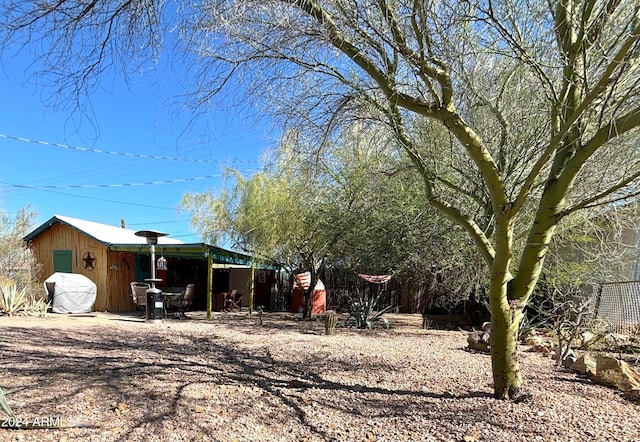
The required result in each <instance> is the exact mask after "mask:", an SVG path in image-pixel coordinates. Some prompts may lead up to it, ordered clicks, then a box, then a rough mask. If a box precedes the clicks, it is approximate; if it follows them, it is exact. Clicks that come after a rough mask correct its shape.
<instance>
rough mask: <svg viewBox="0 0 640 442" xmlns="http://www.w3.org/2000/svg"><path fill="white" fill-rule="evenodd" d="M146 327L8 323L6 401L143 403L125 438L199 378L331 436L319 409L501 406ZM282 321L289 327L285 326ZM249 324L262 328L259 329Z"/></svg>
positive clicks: (327, 362) (0, 345)
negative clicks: (346, 398)
mask: <svg viewBox="0 0 640 442" xmlns="http://www.w3.org/2000/svg"><path fill="white" fill-rule="evenodd" d="M145 327H149V326H148V325H137V324H135V325H132V327H131V329H124V328H116V329H113V328H102V327H98V326H93V327H87V328H75V329H74V330H72V331H70V330H67V329H64V328H28V327H7V328H5V329H4V338H5V340H4V341H3V342H0V349H2V352H3V358H2V360H1V361H0V372H1V373H2V377H3V379H5V381H4V387H5V389H7V390H8V397H9V400H11V397H12V396H21V395H24V393H25V392H26V391H27V390H29V389H34V388H36V389H38V390H39V391H41V394H38V395H36V396H28V397H29V399H24V400H21V403H20V404H19V407H17V409H18V410H19V411H22V412H27V411H29V412H31V413H36V412H39V410H52V409H55V407H56V404H61V403H64V402H65V401H66V402H72V401H77V400H78V398H82V397H83V394H85V392H86V391H87V390H92V391H95V392H96V393H95V394H97V395H99V396H100V397H108V398H115V400H114V402H119V401H122V402H126V404H127V406H128V407H129V408H131V409H134V410H146V411H145V412H142V413H140V414H139V415H136V417H135V418H134V419H133V424H132V425H131V427H130V428H129V429H128V430H127V433H126V434H123V435H120V439H121V440H126V439H127V437H128V435H130V434H131V433H132V432H134V431H135V430H136V429H139V428H143V427H144V429H145V431H147V430H148V426H149V425H151V426H154V425H155V426H159V425H161V424H162V423H164V422H167V421H170V420H171V419H175V418H176V416H183V415H184V410H182V408H183V406H182V403H183V402H184V398H185V397H186V396H185V395H186V394H187V392H188V390H189V389H190V388H191V387H192V386H193V385H196V384H199V385H205V386H209V387H210V389H214V390H215V389H216V388H220V387H221V386H229V387H230V388H244V389H247V391H248V393H247V394H249V395H250V396H248V397H247V398H248V400H257V401H260V400H262V399H261V398H262V397H263V396H264V397H267V398H269V399H268V400H266V399H265V400H264V401H265V406H267V405H268V406H272V407H273V406H275V407H277V408H278V409H279V410H281V412H282V413H284V414H287V415H289V416H292V417H294V418H295V419H297V420H298V422H299V424H300V425H302V426H304V427H306V429H307V430H308V431H309V432H310V433H312V434H315V435H317V436H318V437H322V438H329V437H330V435H329V434H327V430H326V428H325V426H322V425H320V424H319V423H318V420H317V416H316V415H317V413H318V410H324V412H325V413H341V414H344V415H348V416H353V417H354V418H358V417H362V416H365V415H366V416H374V417H375V416H384V417H385V419H390V418H402V419H411V417H412V416H413V415H415V414H416V413H423V414H424V415H425V416H427V417H428V418H429V419H434V420H438V421H441V422H442V423H441V425H445V426H446V425H447V424H446V422H447V419H449V420H452V419H453V418H454V417H455V420H456V421H458V422H459V421H460V420H461V419H462V421H464V422H467V423H468V424H469V425H472V424H473V423H474V422H478V421H487V420H488V419H491V418H490V417H489V416H490V415H491V412H492V409H493V408H494V407H495V403H494V401H493V400H491V399H490V398H492V396H491V394H490V393H489V392H488V391H486V392H485V391H470V392H468V393H458V394H454V393H450V392H444V393H436V392H431V391H424V390H412V389H405V388H402V387H401V386H394V385H393V383H391V384H390V383H389V382H386V383H385V384H384V385H382V386H380V385H375V380H372V379H371V377H370V376H365V375H363V374H362V373H386V374H387V375H390V376H391V377H392V376H393V371H394V370H401V369H402V367H399V366H397V365H393V364H387V363H385V362H384V361H378V360H376V359H375V358H371V359H367V360H365V361H364V362H363V360H359V361H356V362H354V361H350V360H348V359H344V358H341V355H340V354H339V353H332V352H330V351H321V350H318V351H310V352H307V353H305V355H304V357H301V358H299V359H295V360H289V359H283V356H281V355H280V354H276V353H277V352H273V351H272V349H271V348H270V347H269V346H266V345H265V346H261V347H257V348H242V347H241V346H238V345H237V343H236V342H233V341H231V340H229V339H227V338H225V337H224V336H222V335H220V334H217V333H216V329H215V326H211V327H209V328H207V329H206V330H202V331H200V332H192V331H186V330H185V331H181V330H172V329H170V328H168V329H162V330H161V331H159V332H158V333H149V329H147V328H145ZM238 327H239V328H240V329H244V328H245V327H244V325H240V326H238ZM283 329H284V330H286V329H287V327H285V326H284V325H283ZM278 331H281V329H278ZM245 332H247V333H249V332H256V327H253V328H252V329H251V330H245ZM285 354H286V353H285ZM334 371H340V372H342V373H348V374H349V378H350V379H356V381H352V382H344V381H338V380H336V378H335V377H334V376H332V373H333V372H334ZM55 383H63V384H64V385H65V389H64V391H63V392H62V393H61V392H60V390H59V389H55V390H53V391H54V392H55V393H54V392H53V391H52V392H51V393H50V392H48V388H47V385H53V384H55ZM159 389H160V391H159ZM335 392H341V393H345V394H348V395H351V396H350V397H352V399H353V400H352V401H350V402H336V401H335V400H334V393H335ZM472 399H482V401H480V402H479V401H477V400H476V401H473V400H472ZM470 400H471V401H470ZM449 401H462V402H464V403H465V406H464V407H463V410H464V412H463V413H462V414H460V411H459V410H460V408H459V407H455V410H457V411H453V409H451V410H450V409H449V408H448V407H447V406H446V404H447V402H449ZM487 401H488V402H487ZM247 405H248V404H236V405H231V404H229V405H228V407H229V408H231V407H236V408H237V409H234V410H233V411H230V414H235V413H246V412H251V411H252V407H249V408H247V407H246V406H247ZM249 405H250V404H249ZM101 406H102V408H104V407H105V406H109V407H110V406H111V405H110V403H109V404H101ZM253 412H255V411H253ZM455 413H457V415H455V416H454V414H455ZM194 425H201V427H202V431H204V432H206V431H207V425H211V422H208V421H206V420H205V421H203V423H202V424H194ZM495 425H497V426H500V425H503V424H500V423H499V422H495Z"/></svg>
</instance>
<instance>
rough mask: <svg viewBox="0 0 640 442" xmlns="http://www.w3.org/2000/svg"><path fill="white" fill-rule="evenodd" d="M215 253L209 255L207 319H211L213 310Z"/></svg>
mask: <svg viewBox="0 0 640 442" xmlns="http://www.w3.org/2000/svg"><path fill="white" fill-rule="evenodd" d="M212 304H213V253H211V251H209V252H208V254H207V319H211V310H212V309H213V305H212Z"/></svg>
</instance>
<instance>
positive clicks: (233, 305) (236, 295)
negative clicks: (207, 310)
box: [227, 290, 242, 312]
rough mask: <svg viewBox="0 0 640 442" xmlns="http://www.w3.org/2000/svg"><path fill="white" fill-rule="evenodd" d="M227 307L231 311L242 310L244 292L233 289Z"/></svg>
mask: <svg viewBox="0 0 640 442" xmlns="http://www.w3.org/2000/svg"><path fill="white" fill-rule="evenodd" d="M227 309H228V311H230V312H232V311H234V310H237V311H241V310H242V293H240V292H238V291H237V290H231V293H229V304H228V307H227Z"/></svg>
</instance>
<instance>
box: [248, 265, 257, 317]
mask: <svg viewBox="0 0 640 442" xmlns="http://www.w3.org/2000/svg"><path fill="white" fill-rule="evenodd" d="M255 276H256V266H255V264H254V263H253V260H251V271H250V272H249V315H251V313H253V292H254V290H255Z"/></svg>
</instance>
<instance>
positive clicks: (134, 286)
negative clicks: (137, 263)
mask: <svg viewBox="0 0 640 442" xmlns="http://www.w3.org/2000/svg"><path fill="white" fill-rule="evenodd" d="M130 285H131V297H132V298H133V302H135V303H136V308H140V309H141V310H142V313H141V316H144V315H145V314H146V309H147V290H149V289H150V288H151V285H149V284H147V283H146V282H135V281H134V282H132V283H131V284H130Z"/></svg>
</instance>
